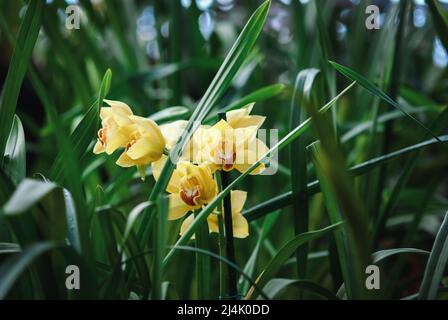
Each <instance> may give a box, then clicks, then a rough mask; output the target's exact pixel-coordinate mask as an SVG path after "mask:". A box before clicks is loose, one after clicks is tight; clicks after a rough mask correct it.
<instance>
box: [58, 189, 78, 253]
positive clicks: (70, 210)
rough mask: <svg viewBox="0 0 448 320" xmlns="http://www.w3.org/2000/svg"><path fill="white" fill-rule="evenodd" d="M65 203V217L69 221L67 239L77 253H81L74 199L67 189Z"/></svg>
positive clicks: (65, 190)
mask: <svg viewBox="0 0 448 320" xmlns="http://www.w3.org/2000/svg"><path fill="white" fill-rule="evenodd" d="M62 192H63V194H64V201H65V215H66V219H67V239H68V241H69V243H70V244H71V245H72V247H73V248H74V249H75V250H76V252H78V253H81V234H80V231H79V223H78V218H77V214H76V208H75V203H74V200H73V197H72V195H71V193H70V191H68V190H67V189H63V190H62Z"/></svg>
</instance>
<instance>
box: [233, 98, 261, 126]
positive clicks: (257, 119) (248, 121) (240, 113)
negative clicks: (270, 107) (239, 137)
mask: <svg viewBox="0 0 448 320" xmlns="http://www.w3.org/2000/svg"><path fill="white" fill-rule="evenodd" d="M254 104H255V102H253V103H250V104H248V105H246V106H244V107H242V108H240V109H236V110H231V111H228V112H226V121H227V123H228V124H229V125H230V126H231V127H232V128H234V129H237V128H245V127H252V126H256V127H257V129H259V128H260V127H261V125H262V124H263V122H264V120H265V119H266V117H263V116H251V115H249V114H250V112H251V111H252V108H253V107H254Z"/></svg>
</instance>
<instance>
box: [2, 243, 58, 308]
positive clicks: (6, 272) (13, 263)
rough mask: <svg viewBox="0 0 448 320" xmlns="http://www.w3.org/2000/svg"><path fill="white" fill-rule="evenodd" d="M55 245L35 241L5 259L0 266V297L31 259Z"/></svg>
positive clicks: (4, 295) (5, 294)
mask: <svg viewBox="0 0 448 320" xmlns="http://www.w3.org/2000/svg"><path fill="white" fill-rule="evenodd" d="M56 247H57V245H56V244H55V243H53V242H37V243H35V244H33V245H31V246H29V247H26V248H24V249H23V251H22V252H21V253H19V254H17V255H14V256H12V257H10V258H9V259H8V260H7V261H5V262H4V263H3V264H2V265H1V267H0V279H2V281H1V282H0V299H4V298H5V297H6V296H7V294H8V291H9V290H10V289H11V288H12V286H13V285H14V283H15V282H16V280H17V279H18V278H19V277H20V275H21V274H22V272H23V271H25V269H26V268H27V267H28V265H29V264H31V263H32V262H33V260H35V259H36V258H37V257H39V256H40V255H42V254H44V253H45V252H47V251H49V250H52V249H54V248H56Z"/></svg>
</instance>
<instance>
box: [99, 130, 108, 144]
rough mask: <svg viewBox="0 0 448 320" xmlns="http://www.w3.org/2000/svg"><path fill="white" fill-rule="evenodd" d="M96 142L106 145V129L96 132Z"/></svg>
mask: <svg viewBox="0 0 448 320" xmlns="http://www.w3.org/2000/svg"><path fill="white" fill-rule="evenodd" d="M98 140H100V142H101V144H102V145H105V144H106V128H101V129H100V130H98Z"/></svg>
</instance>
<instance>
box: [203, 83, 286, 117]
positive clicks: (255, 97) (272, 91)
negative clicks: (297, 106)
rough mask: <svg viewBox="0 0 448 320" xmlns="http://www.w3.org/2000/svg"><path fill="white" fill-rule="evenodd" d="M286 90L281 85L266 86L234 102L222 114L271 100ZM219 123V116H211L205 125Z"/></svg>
mask: <svg viewBox="0 0 448 320" xmlns="http://www.w3.org/2000/svg"><path fill="white" fill-rule="evenodd" d="M284 89H285V85H284V84H281V83H276V84H272V85H269V86H266V87H264V88H261V89H258V90H256V91H254V92H251V93H249V94H248V95H246V96H244V97H242V98H240V99H238V100H236V101H234V102H233V103H232V104H230V105H228V106H226V107H225V108H223V109H222V110H220V112H227V111H231V110H235V109H240V108H242V107H244V106H246V105H248V104H249V103H253V102H260V101H264V100H267V99H270V98H272V97H275V96H277V95H279V94H280V93H282V92H283V90H284ZM217 121H218V116H217V115H211V116H209V117H207V119H205V120H204V123H205V124H212V123H214V122H217Z"/></svg>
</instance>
